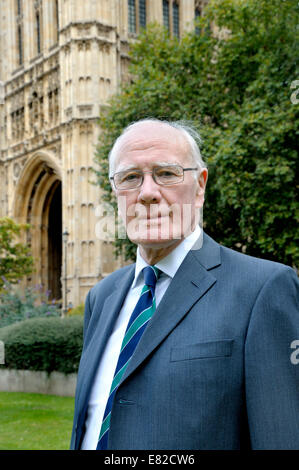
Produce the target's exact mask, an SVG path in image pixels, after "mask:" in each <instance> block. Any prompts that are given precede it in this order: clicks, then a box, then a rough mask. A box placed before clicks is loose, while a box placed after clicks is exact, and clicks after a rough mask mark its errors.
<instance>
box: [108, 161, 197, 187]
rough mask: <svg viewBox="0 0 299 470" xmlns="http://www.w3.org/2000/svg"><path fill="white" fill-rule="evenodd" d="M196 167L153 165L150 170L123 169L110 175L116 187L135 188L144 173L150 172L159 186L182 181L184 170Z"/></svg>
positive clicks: (141, 181)
mask: <svg viewBox="0 0 299 470" xmlns="http://www.w3.org/2000/svg"><path fill="white" fill-rule="evenodd" d="M197 169H198V168H183V167H182V166H180V165H165V166H155V167H154V168H153V170H152V171H141V170H135V169H132V170H125V171H120V172H118V173H115V175H114V176H112V177H110V180H112V181H113V183H114V186H115V188H116V189H120V190H127V189H136V188H139V187H140V186H142V183H143V180H144V175H145V174H146V173H151V174H152V175H153V180H154V181H155V183H157V184H159V185H161V186H170V185H172V184H178V183H182V182H183V181H184V173H185V171H192V170H197Z"/></svg>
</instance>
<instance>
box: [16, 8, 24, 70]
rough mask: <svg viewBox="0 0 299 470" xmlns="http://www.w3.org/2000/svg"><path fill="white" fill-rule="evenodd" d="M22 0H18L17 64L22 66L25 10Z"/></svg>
mask: <svg viewBox="0 0 299 470" xmlns="http://www.w3.org/2000/svg"><path fill="white" fill-rule="evenodd" d="M22 7H23V5H22V0H16V2H15V12H16V41H17V65H18V66H21V65H23V62H24V50H23V10H22Z"/></svg>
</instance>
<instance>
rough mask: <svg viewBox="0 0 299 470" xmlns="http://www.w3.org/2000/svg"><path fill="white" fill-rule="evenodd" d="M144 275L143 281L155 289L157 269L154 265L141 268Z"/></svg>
mask: <svg viewBox="0 0 299 470" xmlns="http://www.w3.org/2000/svg"><path fill="white" fill-rule="evenodd" d="M142 272H143V276H144V283H145V284H146V285H147V286H149V287H152V288H153V289H155V287H156V282H157V279H158V276H159V269H158V268H156V266H146V267H145V268H143V270H142Z"/></svg>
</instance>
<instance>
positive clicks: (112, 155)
mask: <svg viewBox="0 0 299 470" xmlns="http://www.w3.org/2000/svg"><path fill="white" fill-rule="evenodd" d="M142 122H156V123H161V124H166V125H168V126H170V127H173V128H174V129H177V130H178V131H180V132H181V133H182V134H183V136H184V137H185V139H186V140H187V142H188V143H189V146H190V151H191V152H190V153H191V157H192V159H193V161H194V163H195V164H196V165H198V166H199V169H202V168H207V165H206V163H205V162H204V160H203V159H202V156H201V153H200V149H199V147H200V145H201V143H202V139H201V136H200V134H199V132H198V130H197V129H196V128H195V126H193V125H192V124H191V123H190V122H189V121H183V120H182V121H167V120H162V119H156V118H145V119H140V120H139V121H135V122H132V123H131V124H129V125H128V126H127V127H126V128H125V129H124V130H123V131H122V133H121V134H120V136H119V137H118V138H117V139H116V141H115V142H114V145H113V147H112V149H111V150H110V152H109V156H108V159H109V176H112V175H113V171H114V167H115V159H116V156H117V152H118V149H119V146H120V143H121V140H122V138H123V136H124V135H125V134H126V133H127V132H128V131H130V130H131V129H133V128H134V127H135V126H136V125H137V124H139V123H142Z"/></svg>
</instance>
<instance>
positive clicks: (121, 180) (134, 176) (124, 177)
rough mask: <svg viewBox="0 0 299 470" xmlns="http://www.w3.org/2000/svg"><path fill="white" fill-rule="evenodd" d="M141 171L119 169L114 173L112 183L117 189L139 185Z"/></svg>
mask: <svg viewBox="0 0 299 470" xmlns="http://www.w3.org/2000/svg"><path fill="white" fill-rule="evenodd" d="M141 182H142V173H141V172H139V171H136V170H129V171H121V172H119V173H116V174H115V175H114V184H115V186H116V188H118V189H133V188H137V187H138V186H140V185H141Z"/></svg>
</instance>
